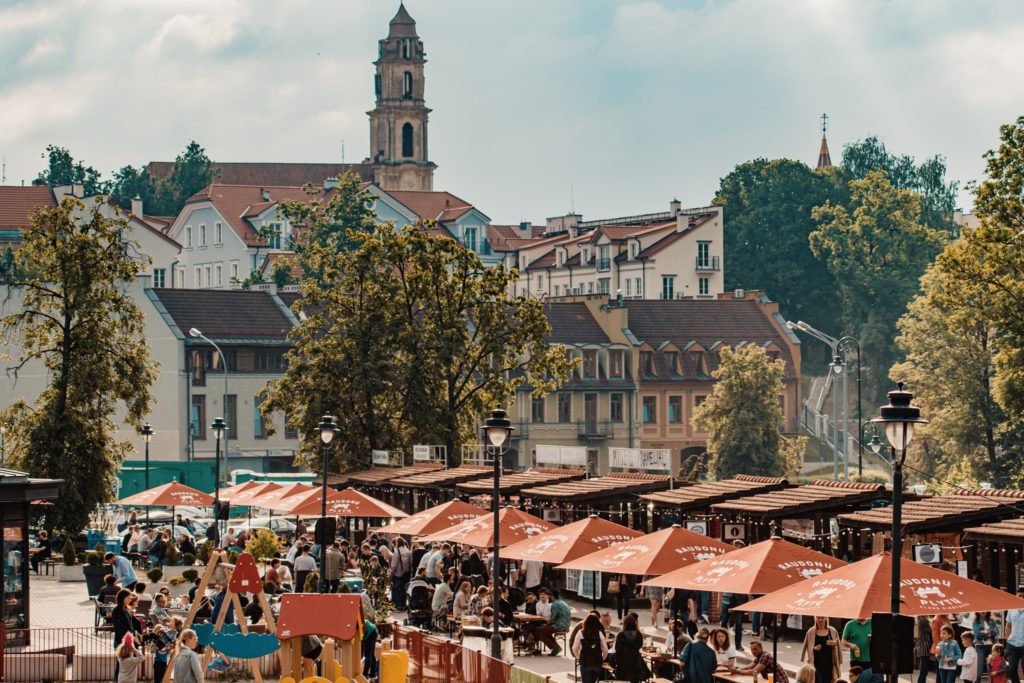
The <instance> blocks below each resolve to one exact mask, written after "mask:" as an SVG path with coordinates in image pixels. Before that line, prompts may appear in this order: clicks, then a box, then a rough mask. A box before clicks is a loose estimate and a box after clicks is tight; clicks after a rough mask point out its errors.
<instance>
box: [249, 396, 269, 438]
mask: <svg viewBox="0 0 1024 683" xmlns="http://www.w3.org/2000/svg"><path fill="white" fill-rule="evenodd" d="M261 403H263V399H262V398H260V397H259V396H254V397H253V400H252V435H253V437H254V438H256V439H265V438H267V430H266V427H265V426H264V424H263V413H261V412H260V404H261Z"/></svg>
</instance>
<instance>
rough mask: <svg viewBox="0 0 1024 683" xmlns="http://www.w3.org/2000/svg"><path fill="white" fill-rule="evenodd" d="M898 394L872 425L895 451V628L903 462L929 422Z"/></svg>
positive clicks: (893, 676)
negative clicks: (916, 432)
mask: <svg viewBox="0 0 1024 683" xmlns="http://www.w3.org/2000/svg"><path fill="white" fill-rule="evenodd" d="M897 387H898V388H897V389H896V391H890V392H889V404H888V405H885V406H882V407H881V408H880V409H879V411H878V413H879V416H878V417H876V418H874V419H872V420H871V422H873V423H874V424H877V425H882V426H883V427H884V429H885V438H886V440H888V442H889V446H890V447H891V448H892V532H891V533H892V580H891V592H890V594H889V598H890V602H889V609H890V611H891V612H892V618H893V624H894V625H895V623H896V615H898V614H899V613H900V559H901V556H902V555H903V529H902V526H903V519H902V513H903V462H904V460H906V457H907V446H909V445H910V442H911V440H913V438H914V425H918V424H927V423H928V420H926V419H924V418H923V417H921V409H920V408H918V407H917V406H914V405H911V404H910V402H911V400H913V398H914V395H913V394H912V393H910V392H909V391H904V389H903V382H899V383H898V384H897ZM902 646H908V647H909V643H896V644H895V648H894V650H893V652H896V648H899V647H902ZM899 660H900V658H899V657H896V656H893V657H892V661H891V663H890V669H889V675H890V678H889V681H890V683H897V681H899V676H900V674H899Z"/></svg>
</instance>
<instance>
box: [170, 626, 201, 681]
mask: <svg viewBox="0 0 1024 683" xmlns="http://www.w3.org/2000/svg"><path fill="white" fill-rule="evenodd" d="M179 642H180V644H181V650H180V651H179V652H178V656H177V658H176V659H175V660H174V683H203V681H205V680H206V678H205V676H204V675H203V665H202V664H201V663H200V662H199V655H197V654H196V647H198V646H199V638H198V637H197V636H196V632H195V631H193V630H192V629H190V628H187V629H185V630H184V631H182V632H181V640H180V641H179Z"/></svg>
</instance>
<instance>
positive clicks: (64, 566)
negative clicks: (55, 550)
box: [57, 538, 85, 583]
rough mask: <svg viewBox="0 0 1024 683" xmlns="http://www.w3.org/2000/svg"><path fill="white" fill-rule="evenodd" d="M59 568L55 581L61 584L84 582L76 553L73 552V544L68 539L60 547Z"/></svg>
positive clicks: (75, 551)
mask: <svg viewBox="0 0 1024 683" xmlns="http://www.w3.org/2000/svg"><path fill="white" fill-rule="evenodd" d="M60 555H61V559H62V562H61V567H60V571H59V572H58V573H57V580H58V581H61V582H63V583H67V582H79V581H85V577H84V576H83V575H82V572H81V571H80V570H79V568H78V567H77V566H76V565H78V551H77V550H75V544H74V542H73V541H72V540H71V539H70V538H69V539H68V540H67V541H65V542H64V545H63V546H62V547H61V551H60Z"/></svg>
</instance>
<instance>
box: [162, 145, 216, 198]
mask: <svg viewBox="0 0 1024 683" xmlns="http://www.w3.org/2000/svg"><path fill="white" fill-rule="evenodd" d="M218 176H219V171H218V170H217V169H215V168H214V167H213V162H211V161H210V157H208V156H206V150H205V149H203V147H202V146H201V145H200V144H199V143H198V142H196V141H195V140H192V141H191V142H189V143H188V146H187V147H186V148H185V151H183V152H182V153H181V154H179V155H178V156H177V157H175V159H174V168H173V169H172V170H171V175H170V176H168V177H167V178H166V179H164V180H163V181H161V182H160V183H159V184H158V187H157V193H156V194H157V196H156V200H157V204H156V206H157V208H158V209H159V214H158V213H157V210H156V209H154V210H153V211H150V213H153V214H156V215H160V214H163V215H168V216H174V215H177V214H178V213H179V212H180V211H181V209H182V207H184V206H185V202H186V201H187V200H188V198H189V197H191V196H192V195H194V194H195V193H196V192H199V190H201V189H203V188H204V187H206V186H207V185H209V184H210V183H212V182H214V181H215V180H216V179H217V177H218Z"/></svg>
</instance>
